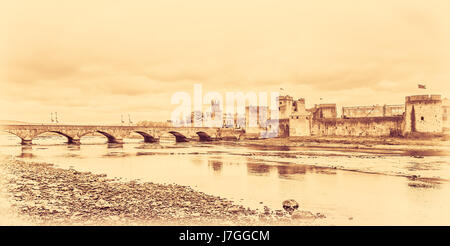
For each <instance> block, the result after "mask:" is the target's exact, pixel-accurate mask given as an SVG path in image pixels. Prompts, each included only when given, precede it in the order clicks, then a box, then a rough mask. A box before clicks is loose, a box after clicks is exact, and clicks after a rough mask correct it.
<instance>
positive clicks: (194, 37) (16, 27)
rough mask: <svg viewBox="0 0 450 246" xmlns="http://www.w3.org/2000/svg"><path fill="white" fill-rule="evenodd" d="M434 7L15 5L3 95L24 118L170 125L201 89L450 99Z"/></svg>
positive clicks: (444, 38)
mask: <svg viewBox="0 0 450 246" xmlns="http://www.w3.org/2000/svg"><path fill="white" fill-rule="evenodd" d="M441 4H442V3H441ZM445 4H446V3H445ZM433 6H434V5H433V4H430V3H429V2H428V1H413V2H411V1H400V2H398V1H397V2H395V3H392V2H391V1H377V2H376V3H375V2H367V1H365V2H361V1H343V2H340V3H336V2H334V1H327V2H326V4H325V3H323V2H318V3H301V2H299V1H286V2H284V3H283V4H280V3H278V2H277V1H269V0H267V1H255V2H252V1H246V2H242V1H227V2H226V3H225V2H222V3H218V2H212V1H203V0H198V1H190V2H189V4H188V3H186V2H185V1H175V0H173V1H161V2H148V1H137V2H134V4H130V3H129V2H127V1H114V2H111V1H77V2H73V3H64V2H59V1H50V0H47V1H40V2H39V3H34V2H27V3H26V4H24V3H21V2H20V1H17V2H16V1H15V2H11V3H9V4H8V5H7V6H5V8H3V9H2V10H0V11H2V12H1V13H0V16H1V17H0V22H1V24H0V25H2V26H1V27H2V29H1V30H2V32H3V33H2V34H1V35H0V36H1V37H2V38H1V39H0V45H1V46H0V51H1V53H2V54H4V55H3V56H2V58H1V59H0V66H1V67H0V73H1V79H2V80H1V84H0V90H1V92H0V93H1V96H2V97H1V98H2V99H3V100H8V102H10V103H11V105H17V106H16V107H17V109H21V110H24V109H25V108H26V106H25V105H28V104H26V103H32V104H33V105H37V107H39V105H41V107H42V108H43V109H45V108H46V107H51V106H52V105H58V107H62V108H64V109H67V111H68V112H70V110H71V109H72V110H73V109H76V110H78V109H80V108H83V109H84V110H85V113H86V114H89V115H95V113H94V112H97V111H98V110H99V109H102V110H104V112H109V113H104V114H103V113H98V114H97V115H96V116H97V117H99V118H102V119H105V120H106V119H109V117H111V115H112V114H113V113H114V110H116V111H117V112H116V113H118V112H122V111H133V110H136V111H142V110H145V108H148V109H149V110H148V111H149V115H154V116H155V117H161V118H163V117H166V118H167V117H168V113H167V112H170V105H169V104H170V96H171V94H172V93H174V92H176V91H187V92H191V91H192V86H193V84H194V83H201V84H203V87H204V89H205V90H218V91H238V90H239V91H255V90H257V91H260V90H272V91H273V90H275V91H277V90H278V89H279V88H280V87H284V88H286V89H287V90H288V91H289V92H290V93H291V94H293V95H297V96H301V97H306V99H307V101H308V100H315V99H316V98H320V97H323V95H325V96H327V97H328V98H330V100H335V101H339V102H342V103H346V104H348V103H352V102H353V103H354V104H361V103H367V101H366V100H365V99H366V98H371V95H369V94H371V93H374V92H378V93H385V95H386V96H385V98H386V100H388V99H390V100H394V99H393V97H396V98H398V97H403V96H404V95H406V94H408V93H415V91H413V90H412V88H414V87H415V85H416V84H417V83H418V82H419V81H426V82H427V85H428V87H430V88H435V89H436V91H438V92H439V93H444V92H446V91H449V89H450V88H449V86H448V85H446V84H448V83H447V82H448V79H449V78H450V72H449V71H448V67H449V66H450V48H449V46H448V43H449V41H450V31H449V30H448V26H449V25H450V17H448V15H447V13H446V11H445V9H446V8H445V7H441V8H437V7H433ZM447 7H448V6H447ZM302 93H305V94H302ZM355 95H361V96H360V97H359V96H355ZM390 97H392V98H390ZM345 100H346V101H345ZM352 100H353V101H352ZM396 100H397V99H395V101H396ZM115 108H116V109H115ZM165 109H166V110H165ZM3 110H5V111H6V112H9V113H12V112H13V111H16V109H15V106H11V107H9V108H4V109H3ZM160 112H165V113H160ZM30 114H32V113H26V112H24V113H23V114H22V118H23V119H24V120H26V118H27V117H30ZM74 115H75V114H74ZM149 115H147V116H149ZM35 117H37V118H38V116H35ZM142 117H146V115H142ZM149 117H153V116H149ZM73 120H74V121H75V120H77V119H76V117H75V116H74V117H73ZM142 120H144V119H142Z"/></svg>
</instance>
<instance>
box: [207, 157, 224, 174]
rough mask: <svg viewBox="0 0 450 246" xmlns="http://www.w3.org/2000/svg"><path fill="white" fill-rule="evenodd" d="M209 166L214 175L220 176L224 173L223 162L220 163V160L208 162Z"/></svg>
mask: <svg viewBox="0 0 450 246" xmlns="http://www.w3.org/2000/svg"><path fill="white" fill-rule="evenodd" d="M208 166H209V167H210V168H212V170H213V171H214V173H216V174H220V172H221V171H222V167H223V162H222V161H220V160H209V161H208Z"/></svg>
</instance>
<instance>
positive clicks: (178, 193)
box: [0, 160, 298, 225]
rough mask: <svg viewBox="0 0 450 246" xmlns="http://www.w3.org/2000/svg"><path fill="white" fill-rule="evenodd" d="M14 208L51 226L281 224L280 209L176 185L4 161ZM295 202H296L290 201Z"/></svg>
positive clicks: (286, 220)
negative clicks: (251, 205) (261, 208)
mask: <svg viewBox="0 0 450 246" xmlns="http://www.w3.org/2000/svg"><path fill="white" fill-rule="evenodd" d="M0 169H2V172H1V174H0V175H1V176H2V177H1V178H2V182H3V183H4V185H6V190H7V191H8V194H9V200H10V201H11V203H12V206H13V209H14V211H16V212H17V213H18V214H20V215H21V216H22V217H26V218H29V219H30V220H31V221H33V222H34V223H36V224H46V225H48V224H50V225H57V224H62V225H230V224H231V225H285V224H292V223H293V222H295V223H297V221H296V220H293V219H292V218H291V215H290V214H289V213H287V212H285V211H282V210H276V211H271V210H270V209H268V208H267V209H264V210H265V211H258V210H253V209H250V208H245V207H243V206H241V205H237V204H235V203H234V202H232V201H229V200H227V199H224V198H221V197H217V196H212V195H208V194H205V193H203V192H198V191H195V190H193V189H192V188H191V187H188V186H181V185H176V184H167V185H165V184H164V185H163V184H157V183H152V182H137V181H128V182H124V181H120V180H117V179H108V178H107V177H105V175H102V174H100V175H98V174H92V173H90V172H79V171H76V170H73V169H61V168H55V167H54V166H53V165H52V164H47V163H34V162H23V161H18V160H3V161H1V163H0ZM294 207H295V204H294ZM297 208H298V204H297Z"/></svg>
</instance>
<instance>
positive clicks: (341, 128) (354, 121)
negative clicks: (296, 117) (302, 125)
mask: <svg viewBox="0 0 450 246" xmlns="http://www.w3.org/2000/svg"><path fill="white" fill-rule="evenodd" d="M402 122H403V117H402V116H391V117H365V118H351V119H338V118H336V119H316V120H313V121H312V123H311V135H317V136H397V135H400V134H401V129H402Z"/></svg>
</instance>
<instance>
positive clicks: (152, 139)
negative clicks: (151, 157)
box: [135, 131, 158, 143]
mask: <svg viewBox="0 0 450 246" xmlns="http://www.w3.org/2000/svg"><path fill="white" fill-rule="evenodd" d="M135 132H136V133H138V134H139V135H141V136H142V137H144V142H146V143H154V142H157V141H158V139H156V138H155V137H153V136H152V135H150V134H148V133H146V132H143V131H135Z"/></svg>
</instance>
